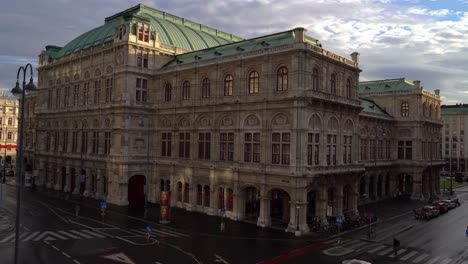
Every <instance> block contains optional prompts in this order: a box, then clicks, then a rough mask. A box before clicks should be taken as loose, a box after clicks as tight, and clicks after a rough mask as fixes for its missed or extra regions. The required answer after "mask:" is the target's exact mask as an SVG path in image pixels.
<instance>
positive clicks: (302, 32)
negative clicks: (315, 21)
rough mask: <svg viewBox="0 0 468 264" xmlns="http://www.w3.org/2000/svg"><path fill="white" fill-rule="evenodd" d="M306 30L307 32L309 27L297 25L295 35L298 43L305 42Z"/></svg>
mask: <svg viewBox="0 0 468 264" xmlns="http://www.w3.org/2000/svg"><path fill="white" fill-rule="evenodd" d="M306 32H307V29H305V28H301V27H297V28H295V29H294V36H295V41H296V43H304V42H305V37H306Z"/></svg>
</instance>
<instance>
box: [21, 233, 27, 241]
mask: <svg viewBox="0 0 468 264" xmlns="http://www.w3.org/2000/svg"><path fill="white" fill-rule="evenodd" d="M28 234H29V232H24V233H23V234H21V235H20V240H21V239H23V238H24V237H25V236H27V235H28Z"/></svg>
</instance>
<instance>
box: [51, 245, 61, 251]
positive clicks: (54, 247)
mask: <svg viewBox="0 0 468 264" xmlns="http://www.w3.org/2000/svg"><path fill="white" fill-rule="evenodd" d="M52 248H53V249H55V250H57V251H60V249H58V248H57V247H56V246H52Z"/></svg>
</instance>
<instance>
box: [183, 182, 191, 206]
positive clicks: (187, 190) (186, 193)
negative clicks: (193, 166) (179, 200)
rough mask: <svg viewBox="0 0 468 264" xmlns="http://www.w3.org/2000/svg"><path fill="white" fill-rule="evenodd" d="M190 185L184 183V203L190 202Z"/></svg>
mask: <svg viewBox="0 0 468 264" xmlns="http://www.w3.org/2000/svg"><path fill="white" fill-rule="evenodd" d="M189 197H190V184H189V183H188V182H185V183H184V203H189V202H190V199H189Z"/></svg>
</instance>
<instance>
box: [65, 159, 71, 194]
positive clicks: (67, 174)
mask: <svg viewBox="0 0 468 264" xmlns="http://www.w3.org/2000/svg"><path fill="white" fill-rule="evenodd" d="M70 188H71V175H70V166H68V165H67V166H65V187H64V188H63V191H64V192H71V191H73V190H70Z"/></svg>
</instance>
